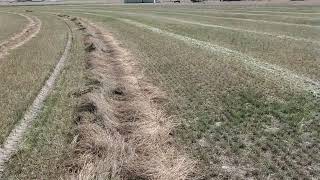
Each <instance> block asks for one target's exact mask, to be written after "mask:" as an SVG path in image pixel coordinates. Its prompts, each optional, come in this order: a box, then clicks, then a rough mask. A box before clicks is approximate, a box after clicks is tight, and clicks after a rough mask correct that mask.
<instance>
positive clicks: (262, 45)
mask: <svg viewBox="0 0 320 180" xmlns="http://www.w3.org/2000/svg"><path fill="white" fill-rule="evenodd" d="M99 14H100V15H101V14H102V15H103V13H101V12H99V13H98V15H99ZM104 14H105V15H109V16H110V15H111V16H119V17H124V18H129V19H133V20H136V21H139V22H142V23H144V24H147V25H151V26H153V27H157V28H160V29H163V30H167V31H169V32H173V33H176V34H181V35H184V36H187V37H191V38H194V39H199V40H202V41H206V42H211V43H214V44H217V45H219V46H222V47H226V48H229V49H233V50H237V51H240V52H242V53H244V54H247V55H250V56H252V57H254V58H257V59H260V60H262V61H266V62H269V63H272V64H276V65H280V66H283V67H285V68H288V69H290V70H292V71H294V72H297V74H301V75H306V76H309V77H311V78H313V79H317V78H319V77H320V76H319V75H320V74H319V71H318V69H319V66H318V65H317V64H316V63H315V62H316V61H317V59H318V54H319V52H318V50H317V49H318V48H319V46H320V45H319V44H314V43H310V42H303V41H302V42H301V41H295V40H285V39H279V38H277V37H270V36H266V35H259V34H254V33H248V32H243V31H232V30H226V29H221V28H214V27H207V26H201V25H200V26H199V25H197V24H190V23H183V22H178V21H174V20H170V19H166V18H161V17H158V18H157V17H148V16H147V15H146V16H144V17H143V16H141V15H140V16H139V15H137V16H135V15H126V14H122V13H120V14H118V13H116V14H113V13H104ZM191 22H194V23H198V22H199V21H197V20H194V21H191ZM252 24H253V23H252ZM209 25H210V24H209ZM270 28H272V26H271V27H270ZM300 34H301V32H300ZM318 34H319V33H318Z"/></svg>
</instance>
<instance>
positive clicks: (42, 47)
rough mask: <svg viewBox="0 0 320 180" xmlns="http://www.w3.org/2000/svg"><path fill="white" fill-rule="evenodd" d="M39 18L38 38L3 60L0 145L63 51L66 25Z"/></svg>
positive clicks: (1, 65)
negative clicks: (40, 27) (40, 23)
mask: <svg viewBox="0 0 320 180" xmlns="http://www.w3.org/2000/svg"><path fill="white" fill-rule="evenodd" d="M38 16H39V18H40V19H41V21H42V23H43V25H42V29H41V31H40V33H39V34H38V36H37V37H35V38H33V39H32V40H31V41H29V42H28V43H27V44H26V45H24V46H22V47H20V48H18V49H16V50H15V51H12V52H11V53H10V55H9V56H7V57H5V58H4V59H2V60H1V61H2V62H1V64H0V76H1V77H0V82H1V85H0V91H1V95H0V98H1V103H0V108H1V109H2V111H1V113H0V117H1V120H0V127H1V128H0V144H2V143H3V141H4V139H5V138H6V137H7V135H8V134H9V133H10V131H11V129H12V128H13V127H14V125H15V124H16V123H17V122H18V121H19V120H20V119H21V118H22V115H23V113H24V112H25V110H26V109H27V108H28V107H29V105H30V104H31V103H32V102H33V100H34V98H35V96H36V95H37V94H38V92H39V90H40V89H41V87H42V86H43V83H44V82H45V80H46V79H47V77H48V76H49V74H50V72H51V71H52V70H53V67H54V65H55V64H56V62H57V61H58V60H59V58H60V55H61V54H62V52H63V50H64V46H65V42H66V35H67V34H66V28H65V24H64V23H63V22H62V21H61V20H58V19H57V18H52V16H51V15H43V14H41V15H39V14H38ZM51 26H55V27H56V29H52V28H50V27H51Z"/></svg>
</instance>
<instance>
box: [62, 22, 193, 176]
mask: <svg viewBox="0 0 320 180" xmlns="http://www.w3.org/2000/svg"><path fill="white" fill-rule="evenodd" d="M76 24H77V25H78V26H79V29H82V30H83V31H84V34H85V35H86V38H85V45H86V51H87V52H88V62H87V68H88V71H89V72H90V73H91V75H89V78H88V79H89V82H88V83H87V84H88V85H87V86H88V87H87V90H86V91H83V90H82V91H81V93H79V94H81V95H80V97H81V98H82V99H83V102H82V103H80V105H79V107H78V108H77V116H76V119H77V126H78V128H77V129H78V131H77V133H76V134H74V137H75V140H74V142H75V144H74V145H73V147H74V152H73V153H72V155H70V157H72V159H71V160H70V163H68V164H69V165H68V167H69V169H68V172H67V177H64V178H65V179H73V178H74V179H155V180H156V179H157V180H179V179H186V177H187V176H189V175H190V172H192V169H193V161H192V160H190V159H189V158H188V156H186V154H185V153H183V152H181V151H178V149H177V147H176V146H175V145H174V141H173V138H172V136H171V135H170V134H171V132H172V128H173V127H174V125H175V121H174V120H173V119H172V118H170V117H168V116H167V115H166V114H165V113H164V112H163V111H162V110H161V108H160V106H161V105H160V104H161V103H160V101H161V100H165V98H166V97H165V95H164V94H163V92H161V91H160V90H159V89H158V88H156V87H155V86H153V85H152V84H151V83H149V82H148V81H147V80H146V78H145V76H144V75H143V73H142V71H141V70H140V68H139V66H138V65H137V61H136V60H135V58H134V57H133V56H132V55H131V54H130V53H129V52H128V51H127V50H126V49H124V48H122V47H121V46H120V45H119V43H118V42H117V41H116V40H115V39H114V38H113V36H112V34H110V33H108V32H107V31H106V30H104V29H103V28H101V27H99V26H97V25H95V24H93V23H91V22H88V21H87V20H79V21H76ZM70 164H71V165H70ZM70 166H71V167H73V168H71V170H72V171H71V172H70ZM70 176H71V177H70Z"/></svg>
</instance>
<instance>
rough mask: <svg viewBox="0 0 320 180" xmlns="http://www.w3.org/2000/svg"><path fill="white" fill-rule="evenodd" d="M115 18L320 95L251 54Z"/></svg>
mask: <svg viewBox="0 0 320 180" xmlns="http://www.w3.org/2000/svg"><path fill="white" fill-rule="evenodd" d="M84 14H87V13H84ZM90 15H95V16H102V17H110V18H112V17H111V16H106V15H99V14H93V13H90ZM117 19H118V20H120V21H122V22H126V23H129V24H132V25H135V26H138V27H141V28H144V29H148V30H151V31H152V32H155V33H159V34H163V35H165V36H169V37H172V38H175V39H178V40H181V41H183V42H185V43H187V44H190V45H193V46H196V47H200V48H203V49H207V50H209V51H212V52H218V53H222V54H224V55H226V56H231V57H237V59H239V60H240V61H241V62H243V63H244V65H246V66H248V67H249V68H250V69H252V70H253V71H254V72H255V73H258V74H264V75H265V76H266V77H267V78H268V77H269V76H268V75H271V76H272V77H273V79H275V80H277V81H285V82H286V83H288V85H289V86H291V87H293V88H295V89H297V90H304V91H308V92H311V93H312V94H313V95H314V96H316V97H318V96H320V83H319V82H318V81H316V80H313V79H310V78H308V77H305V76H302V75H298V74H296V73H295V72H292V71H290V70H288V69H285V68H283V67H281V66H277V65H274V64H269V63H266V62H261V61H259V60H257V59H255V58H253V57H251V56H248V55H246V54H243V53H241V52H238V51H236V50H231V49H228V48H224V47H221V46H219V45H215V44H212V43H208V42H204V41H200V40H197V39H193V38H190V37H186V36H182V35H179V34H175V33H171V32H168V31H164V30H161V29H158V28H155V27H152V26H149V25H146V24H143V23H139V22H136V21H133V20H129V19H124V18H117Z"/></svg>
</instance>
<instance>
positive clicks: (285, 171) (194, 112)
mask: <svg viewBox="0 0 320 180" xmlns="http://www.w3.org/2000/svg"><path fill="white" fill-rule="evenodd" d="M86 17H88V18H90V19H93V20H95V21H98V22H100V25H102V26H106V27H108V28H112V30H113V32H114V34H115V35H116V36H117V37H118V38H119V39H120V40H121V41H123V42H126V44H125V46H126V47H127V48H130V49H131V50H132V51H133V52H134V53H135V56H136V57H139V61H140V63H141V64H143V67H144V70H145V73H146V74H148V77H150V78H151V79H152V81H153V82H155V84H159V86H161V87H163V89H165V90H166V92H168V97H170V98H167V100H168V101H169V104H167V110H168V112H169V114H174V115H177V116H178V117H179V119H180V118H181V119H182V121H181V122H182V123H181V124H180V125H179V126H178V128H175V129H176V131H175V133H174V134H175V138H177V139H178V140H179V141H180V143H181V144H183V145H186V144H187V149H188V150H189V152H191V153H193V154H194V156H195V157H196V158H197V159H198V160H200V162H201V166H200V167H201V170H202V172H203V173H202V175H203V177H204V178H205V179H206V178H208V179H209V178H250V177H256V178H267V177H274V178H281V177H315V176H316V175H317V174H318V172H317V170H316V161H317V160H312V158H315V159H317V158H316V156H317V154H318V153H317V152H316V149H317V148H318V147H315V146H317V145H316V144H317V142H318V141H316V139H315V137H317V134H318V131H317V130H316V126H317V125H316V124H317V121H316V119H317V117H316V116H314V115H315V114H316V113H317V112H319V109H318V108H317V107H318V106H317V104H318V102H317V101H316V100H315V99H313V97H311V96H309V95H308V94H304V93H297V92H294V91H292V89H290V88H289V87H288V86H286V85H285V84H284V83H281V82H280V81H268V80H267V79H268V78H265V77H264V76H260V75H257V74H255V73H254V72H252V71H248V69H246V68H244V67H243V66H242V65H241V64H238V63H237V61H235V59H234V58H236V57H225V56H221V54H219V53H212V52H207V51H205V50H203V49H201V48H200V47H199V48H195V47H190V46H188V45H186V44H184V43H183V42H181V41H179V40H175V39H173V38H170V37H166V36H164V35H157V34H154V33H152V32H150V31H148V30H145V29H142V28H136V27H132V26H130V25H127V24H124V23H123V22H119V21H117V20H115V18H108V17H97V16H91V15H86ZM116 18H117V17H116ZM151 40H152V41H151ZM292 97H295V98H292ZM299 124H304V125H303V126H305V127H308V128H303V130H301V129H300V130H299ZM289 127H290V128H289ZM311 127H314V128H311ZM306 134H308V137H309V138H310V141H308V144H309V143H310V144H309V145H310V148H311V147H312V148H311V149H309V150H307V149H305V145H306V144H305V143H304V142H303V141H302V139H305V136H306ZM288 139H289V140H288ZM286 147H288V148H290V149H291V151H288V150H286V149H285V148H286ZM293 149H294V151H293ZM297 154H299V157H297ZM284 157H286V159H283V158H284ZM306 163H307V164H308V165H307V166H303V165H302V164H306Z"/></svg>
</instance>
